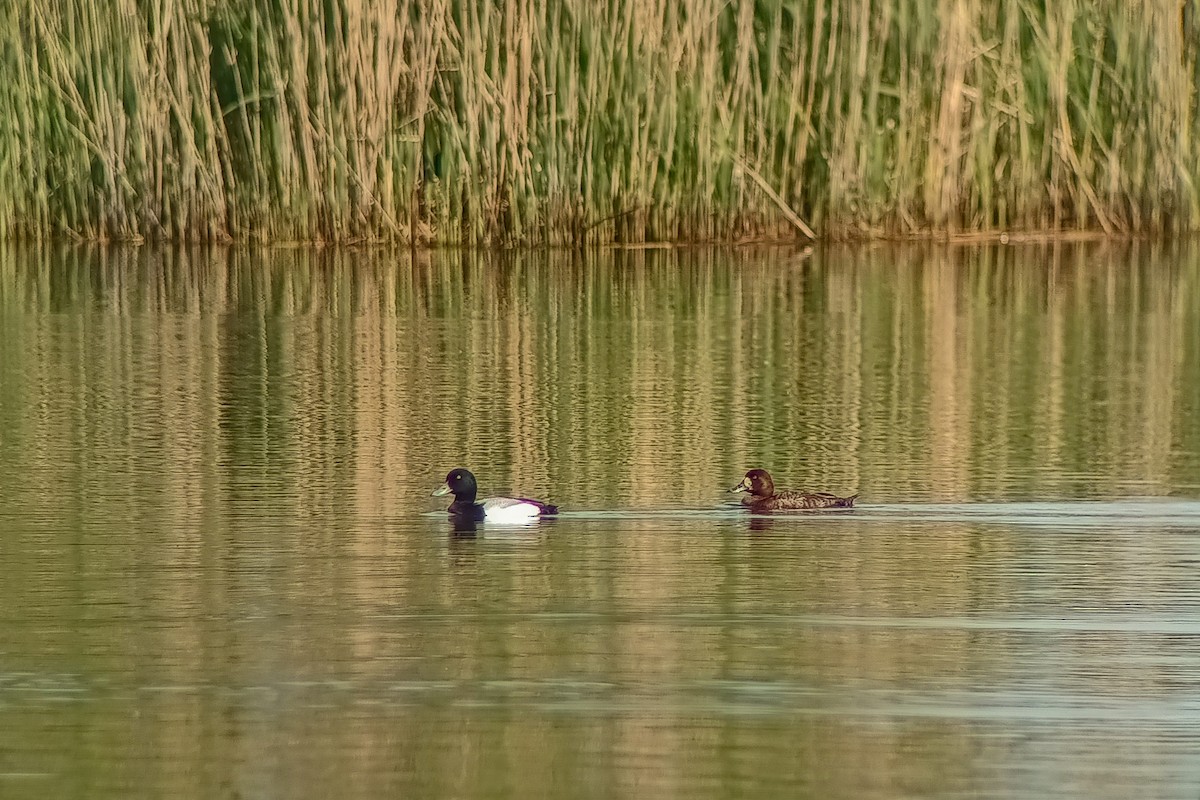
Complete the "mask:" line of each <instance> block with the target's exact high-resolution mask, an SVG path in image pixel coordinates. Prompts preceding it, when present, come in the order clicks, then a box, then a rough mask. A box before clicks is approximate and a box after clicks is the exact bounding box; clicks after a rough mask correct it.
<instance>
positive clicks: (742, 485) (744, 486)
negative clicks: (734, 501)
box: [729, 478, 750, 492]
mask: <svg viewBox="0 0 1200 800" xmlns="http://www.w3.org/2000/svg"><path fill="white" fill-rule="evenodd" d="M729 491H730V492H748V491H750V484H749V483H747V482H746V479H745V478H742V482H741V483H739V484H738V485H737V486H734V487H732V488H730V490H729Z"/></svg>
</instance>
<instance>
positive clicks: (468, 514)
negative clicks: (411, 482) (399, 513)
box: [433, 469, 558, 523]
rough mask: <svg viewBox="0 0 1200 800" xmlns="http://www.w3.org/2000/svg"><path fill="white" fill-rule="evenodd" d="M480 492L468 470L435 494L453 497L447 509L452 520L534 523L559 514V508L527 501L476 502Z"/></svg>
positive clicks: (450, 478) (451, 478) (452, 473)
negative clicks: (477, 494)
mask: <svg viewBox="0 0 1200 800" xmlns="http://www.w3.org/2000/svg"><path fill="white" fill-rule="evenodd" d="M478 491H479V489H478V487H477V486H476V484H475V476H474V475H472V474H471V473H470V471H469V470H465V469H455V470H451V471H450V474H448V475H447V476H446V482H445V483H443V484H442V485H441V486H439V487H438V488H436V489H434V490H433V494H434V496H437V497H441V496H442V495H447V494H453V495H454V502H453V503H451V504H450V508H449V509H447V510H448V511H449V512H450V514H451V516H454V517H457V518H459V519H465V520H471V521H474V522H509V523H511V522H533V521H535V520H537V519H538V518H540V517H549V516H553V515H555V514H557V513H558V506H552V505H550V504H549V503H543V502H542V501H541V500H530V499H529V498H528V497H488V498H485V499H483V500H482V501H480V502H476V501H475V495H476V493H477V492H478Z"/></svg>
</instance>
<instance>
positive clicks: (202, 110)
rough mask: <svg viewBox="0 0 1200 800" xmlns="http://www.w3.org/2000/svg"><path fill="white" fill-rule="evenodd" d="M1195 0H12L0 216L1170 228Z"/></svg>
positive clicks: (49, 227)
mask: <svg viewBox="0 0 1200 800" xmlns="http://www.w3.org/2000/svg"><path fill="white" fill-rule="evenodd" d="M1195 5H1196V0H1184V1H1183V2H1182V3H1180V2H1178V0H1096V2H1081V0H1061V1H1060V2H1055V3H1035V2H1032V0H913V2H904V3H891V2H870V0H758V1H757V2H750V1H747V2H742V3H725V2H720V0H692V1H691V2H686V3H685V2H678V1H677V0H676V1H675V2H672V1H671V0H542V1H541V2H534V0H393V2H386V3H385V2H383V0H270V1H268V0H257V2H249V3H245V2H234V0H156V2H150V3H145V2H139V0H108V2H100V0H23V2H20V3H5V4H3V5H2V6H0V68H2V69H3V71H4V79H3V80H2V81H0V235H7V236H9V237H19V236H27V237H34V238H46V237H51V236H56V235H68V236H74V237H82V238H89V239H108V238H123V239H138V238H154V239H158V238H167V239H181V240H222V239H236V240H264V241H280V240H320V241H358V240H376V239H383V240H397V241H413V242H430V241H433V242H443V243H457V242H467V243H513V242H526V243H580V242H585V241H618V242H642V241H647V240H667V239H671V240H678V239H682V240H697V239H700V240H706V239H741V238H754V237H775V236H781V235H784V236H786V235H797V236H799V235H803V234H801V231H802V230H803V229H804V228H806V227H808V226H812V227H813V228H815V229H816V230H817V231H818V232H820V233H822V234H824V235H827V236H831V237H843V236H864V235H865V236H871V235H905V234H920V233H930V232H933V233H942V232H954V231H983V230H1003V229H1047V228H1049V229H1056V230H1057V229H1070V230H1077V229H1097V230H1103V231H1106V232H1109V233H1113V234H1122V233H1143V232H1179V231H1184V230H1191V229H1195V228H1196V227H1198V226H1200V188H1198V184H1200V161H1198V159H1197V153H1196V152H1195V145H1194V144H1193V140H1194V139H1196V137H1197V135H1198V134H1200V123H1198V121H1197V117H1196V104H1197V100H1198V99H1200V97H1198V87H1200V72H1198V66H1197V42H1198V41H1200V24H1198V23H1197V21H1196V8H1195Z"/></svg>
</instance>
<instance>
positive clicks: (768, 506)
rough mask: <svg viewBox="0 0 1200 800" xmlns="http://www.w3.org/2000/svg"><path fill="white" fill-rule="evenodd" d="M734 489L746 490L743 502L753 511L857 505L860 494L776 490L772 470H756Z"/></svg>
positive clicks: (797, 509) (801, 509) (800, 509)
mask: <svg viewBox="0 0 1200 800" xmlns="http://www.w3.org/2000/svg"><path fill="white" fill-rule="evenodd" d="M729 491H731V492H746V496H745V497H743V498H742V505H744V506H746V507H747V508H749V509H750V510H751V511H820V510H821V509H826V508H853V507H854V501H855V500H856V499H858V495H856V494H852V495H850V496H849V497H838V496H837V495H835V494H830V493H829V492H789V491H786V490H785V491H776V490H775V481H773V480H771V473H769V472H767V471H766V470H765V469H752V470H750V471H749V472H747V473H746V477H744V478H742V480H741V482H740V483H739V484H738V485H737V486H734V487H733V488H731V489H730V490H729Z"/></svg>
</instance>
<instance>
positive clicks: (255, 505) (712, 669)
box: [0, 245, 1200, 800]
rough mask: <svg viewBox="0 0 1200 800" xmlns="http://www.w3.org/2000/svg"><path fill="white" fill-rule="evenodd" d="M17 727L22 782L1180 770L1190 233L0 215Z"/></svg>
mask: <svg viewBox="0 0 1200 800" xmlns="http://www.w3.org/2000/svg"><path fill="white" fill-rule="evenodd" d="M458 465H464V466H469V467H471V468H473V469H474V471H475V472H476V474H477V475H478V476H479V478H480V481H481V483H482V488H483V490H484V492H485V493H487V492H507V491H520V492H523V493H528V494H533V495H544V496H546V497H548V498H549V499H552V500H554V501H556V502H558V503H560V504H561V505H562V506H563V507H564V509H567V510H568V513H565V514H564V515H563V516H562V518H560V519H558V520H557V521H555V522H552V523H549V524H545V525H542V526H540V527H535V528H530V529H516V530H512V529H509V530H497V529H495V528H487V527H482V528H480V529H478V530H476V531H475V532H473V533H471V532H455V531H453V530H452V529H451V527H450V525H449V524H448V522H447V520H446V518H445V515H444V514H442V513H438V512H439V510H440V509H443V508H444V506H445V502H444V501H443V500H441V499H440V498H431V497H429V491H430V490H431V489H432V488H433V487H435V486H436V485H438V484H439V483H440V482H441V480H442V478H443V477H444V475H445V473H446V471H447V470H448V469H450V468H451V467H454V466H458ZM750 466H765V467H768V468H770V469H771V470H772V471H773V472H774V473H775V475H776V477H777V479H778V481H779V482H780V483H782V484H785V485H790V486H793V487H798V488H799V487H803V488H813V489H826V490H830V491H837V492H858V493H860V494H861V505H862V507H861V509H860V510H858V511H855V512H854V513H850V514H835V515H825V516H816V517H813V516H801V517H794V516H793V517H782V518H750V517H748V516H747V515H744V514H742V513H741V512H740V511H738V510H734V509H729V508H726V507H723V506H722V504H723V503H725V502H727V500H728V499H729V497H730V496H729V495H728V494H725V493H724V492H723V490H724V489H725V488H726V487H728V486H731V485H732V484H734V483H735V482H736V481H737V480H738V479H739V478H740V477H741V474H742V473H743V472H744V471H745V470H746V469H747V468H748V467H750ZM0 717H2V719H3V723H2V724H0V797H4V798H24V797H29V798H34V797H37V798H42V797H80V798H83V797H86V798H126V797H131V796H164V795H170V796H175V797H197V798H201V797H202V798H269V797H287V798H299V797H321V798H324V797H347V798H378V797H422V798H434V797H447V798H451V797H452V798H480V797H488V798H493V797H495V798H528V797H563V798H576V797H603V798H613V797H672V796H674V797H689V798H718V797H780V796H792V797H820V798H834V797H838V798H868V799H870V798H880V799H882V798H897V797H916V796H921V797H939V798H943V797H944V798H951V797H954V798H959V797H971V798H979V797H996V798H1046V797H1080V798H1128V797H1139V798H1146V797H1162V798H1193V800H1194V798H1196V797H1197V796H1198V795H1200V249H1196V248H1191V247H1186V246H1178V247H1172V248H1164V249H1156V248H1150V247H1146V246H1131V247H1123V246H1122V247H1115V246H1101V245H1072V246H1066V245H1064V246H1058V247H1034V246H1029V247H1010V248H1005V249H986V248H985V249H967V248H963V249H945V248H913V249H905V250H894V249H863V250H834V249H831V250H820V251H818V252H816V253H814V254H812V255H811V256H808V257H805V256H803V255H802V254H798V253H793V252H790V251H765V252H744V251H700V252H695V251H682V252H667V251H663V252H640V253H604V254H596V255H589V256H586V257H584V256H575V257H572V256H569V255H562V254H555V255H545V254H533V255H526V254H522V255H479V254H463V253H436V254H418V255H417V256H416V258H415V260H414V259H413V258H412V257H410V255H409V254H408V253H407V252H396V253H393V252H376V251H341V252H332V253H331V252H312V251H305V250H270V251H262V252H251V251H190V250H180V251H167V250H155V249H151V248H142V249H136V250H124V251H95V250H81V249H52V250H28V249H13V248H9V249H3V250H0Z"/></svg>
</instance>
